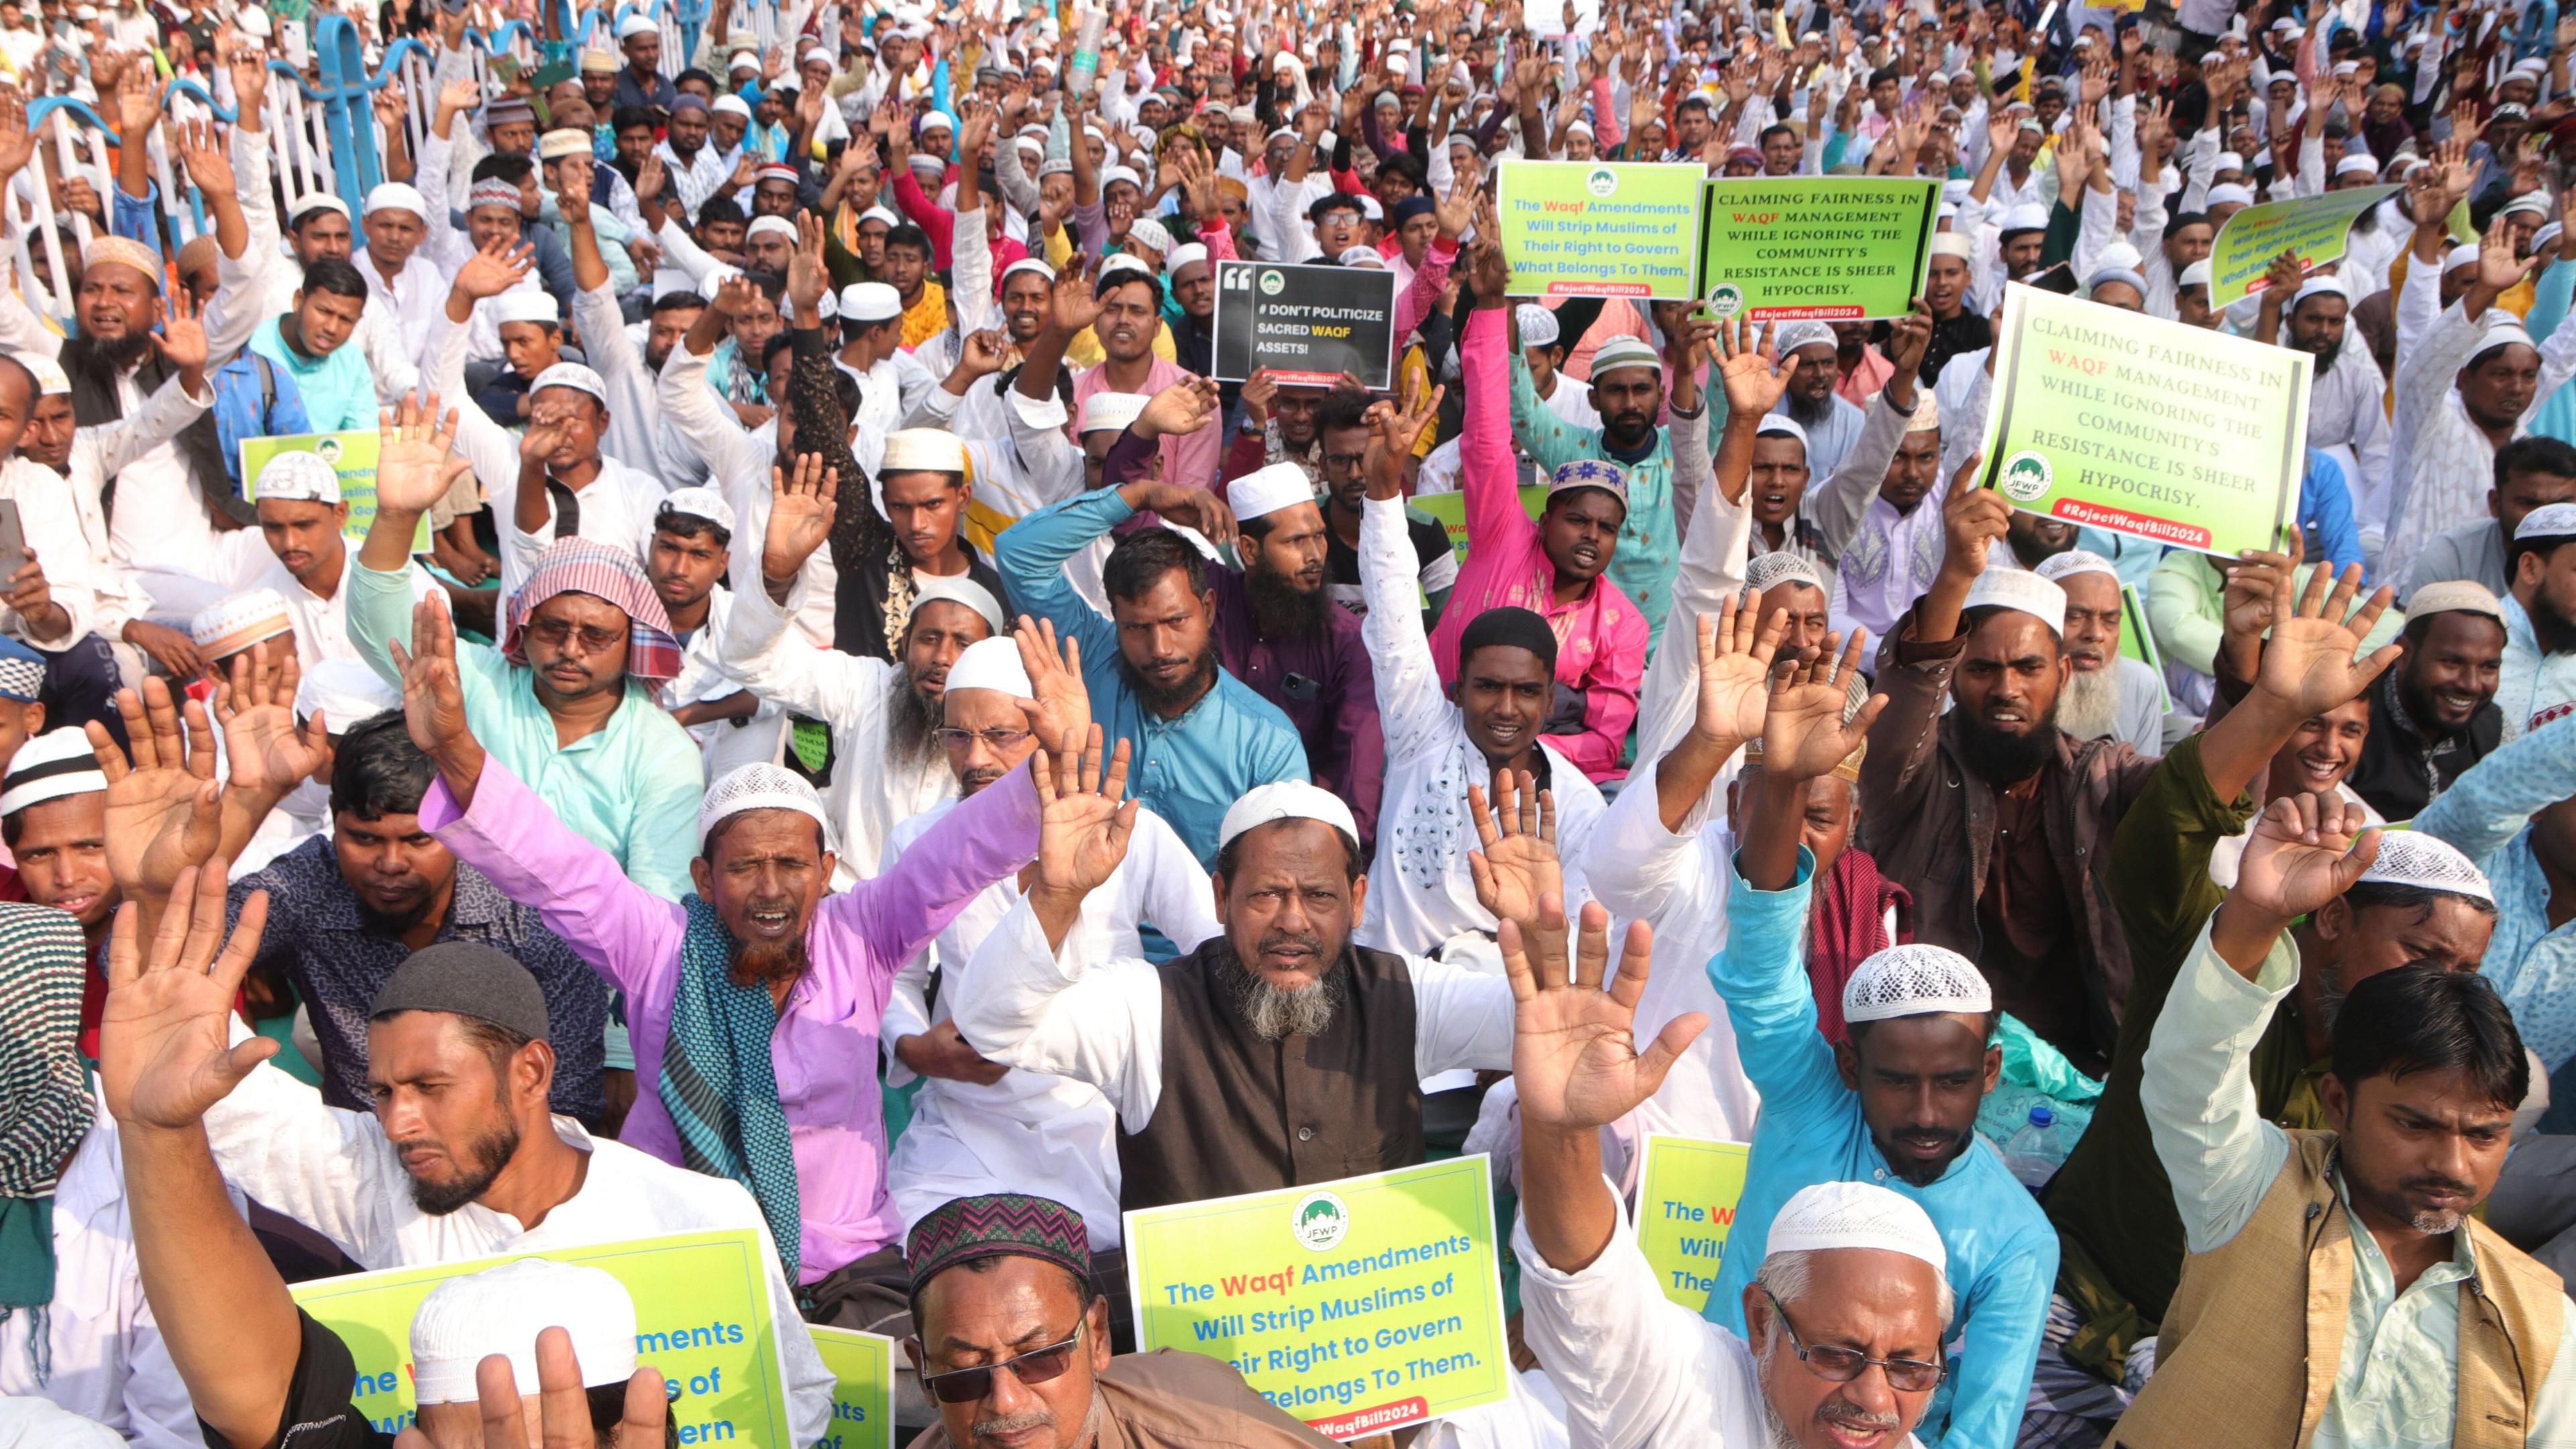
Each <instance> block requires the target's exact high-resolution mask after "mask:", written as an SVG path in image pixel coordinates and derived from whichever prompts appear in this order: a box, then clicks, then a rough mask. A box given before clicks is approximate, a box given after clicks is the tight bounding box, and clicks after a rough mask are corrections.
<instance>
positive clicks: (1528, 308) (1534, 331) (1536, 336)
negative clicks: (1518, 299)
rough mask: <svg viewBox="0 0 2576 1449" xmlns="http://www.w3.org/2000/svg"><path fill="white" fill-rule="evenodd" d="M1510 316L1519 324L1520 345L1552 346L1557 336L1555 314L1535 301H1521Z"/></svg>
mask: <svg viewBox="0 0 2576 1449" xmlns="http://www.w3.org/2000/svg"><path fill="white" fill-rule="evenodd" d="M1512 317H1513V319H1514V320H1515V321H1517V322H1519V323H1520V326H1521V346H1523V347H1554V346H1555V345H1556V339H1557V336H1558V327H1557V322H1556V314H1555V313H1554V312H1551V311H1549V310H1547V309H1546V308H1545V307H1542V306H1540V305H1539V304H1537V303H1536V302H1523V303H1521V304H1520V305H1519V306H1517V307H1514V308H1513V309H1512Z"/></svg>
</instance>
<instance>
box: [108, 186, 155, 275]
mask: <svg viewBox="0 0 2576 1449" xmlns="http://www.w3.org/2000/svg"><path fill="white" fill-rule="evenodd" d="M107 194H108V196H109V197H110V198H111V200H110V201H109V202H108V221H107V229H108V230H109V231H111V232H114V233H115V234H116V235H118V236H121V237H124V238H125V239H126V240H128V241H139V242H141V243H143V244H144V245H145V246H147V247H150V248H152V254H153V255H154V256H159V255H160V254H161V187H160V185H159V184H158V183H156V182H150V181H147V182H145V183H143V194H142V195H141V196H139V197H137V196H128V195H126V194H125V188H124V187H122V186H111V187H109V188H107ZM152 280H154V281H156V282H158V281H160V280H162V279H161V278H159V277H155V278H153V279H152Z"/></svg>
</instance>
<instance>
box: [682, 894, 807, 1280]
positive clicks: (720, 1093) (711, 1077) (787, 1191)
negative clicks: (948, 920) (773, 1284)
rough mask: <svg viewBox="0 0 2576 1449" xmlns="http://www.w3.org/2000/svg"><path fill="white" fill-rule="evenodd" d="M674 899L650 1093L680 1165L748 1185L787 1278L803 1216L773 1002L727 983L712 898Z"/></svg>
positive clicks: (729, 946)
mask: <svg viewBox="0 0 2576 1449" xmlns="http://www.w3.org/2000/svg"><path fill="white" fill-rule="evenodd" d="M680 904H681V905H682V906H683V907H685V908H686V909H687V911H688V913H689V924H688V929H687V931H686V932H685V933H683V934H682V936H681V937H680V980H679V984H678V986H677V987H676V988H675V989H674V991H673V993H672V998H671V1031H670V1038H669V1039H668V1040H667V1041H665V1042H663V1044H662V1072H661V1078H660V1080H659V1081H657V1082H656V1083H655V1084H654V1093H655V1095H656V1096H658V1097H660V1098H661V1101H662V1106H663V1107H664V1108H665V1109H666V1110H668V1111H669V1112H670V1114H671V1126H672V1128H673V1129H674V1131H675V1132H676V1133H677V1135H678V1136H679V1139H680V1165H681V1166H683V1167H686V1168H688V1169H689V1170H690V1171H691V1172H703V1173H705V1174H707V1175H708V1176H710V1177H727V1178H731V1179H733V1180H734V1181H735V1182H738V1183H741V1184H742V1185H743V1186H744V1187H747V1188H749V1189H751V1195H752V1198H753V1200H754V1201H756V1202H758V1203H759V1204H760V1214H761V1216H762V1217H764V1218H766V1219H768V1221H769V1235H770V1237H771V1238H773V1239H775V1240H776V1242H777V1244H778V1259H779V1264H780V1266H781V1267H783V1268H785V1269H786V1270H787V1281H788V1283H789V1284H791V1285H793V1284H794V1283H796V1281H797V1275H798V1273H799V1271H800V1270H801V1267H802V1253H801V1244H800V1241H799V1238H798V1225H799V1223H800V1222H801V1221H802V1219H801V1218H800V1216H799V1214H798V1208H797V1197H796V1152H795V1148H794V1145H793V1144H792V1143H791V1142H790V1140H789V1138H788V1135H787V1109H786V1108H785V1107H783V1106H781V1105H780V1104H779V1101H778V1072H777V1068H776V1067H775V1066H774V1065H773V1064H772V1062H771V1060H770V1055H769V1043H770V1038H771V1037H772V1036H773V1035H774V1034H775V1033H776V1032H777V1030H778V1003H776V1002H775V1001H772V1000H771V999H770V996H769V988H768V987H767V986H766V985H764V984H761V983H757V982H755V983H753V984H752V985H750V986H738V985H736V984H734V979H733V954H734V946H735V942H734V938H733V932H731V931H729V930H726V929H725V924H724V921H723V919H722V918H721V917H719V916H718V915H717V914H716V908H715V907H714V906H713V905H711V904H710V903H708V902H707V901H706V900H704V899H702V898H700V897H698V896H696V895H691V896H689V897H687V898H686V899H684V900H682V901H681V903H680Z"/></svg>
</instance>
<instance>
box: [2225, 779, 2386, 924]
mask: <svg viewBox="0 0 2576 1449" xmlns="http://www.w3.org/2000/svg"><path fill="white" fill-rule="evenodd" d="M2369 819H2370V817H2369V816H2368V815H2367V814H2366V813H2365V812H2364V811H2363V809H2362V807H2361V806H2360V805H2359V804H2358V803H2355V802H2350V801H2346V800H2345V799H2344V798H2343V797H2342V796H2341V795H2339V794H2335V795H2288V796H2284V797H2282V798H2281V799H2278V800H2275V801H2273V802H2272V803H2271V804H2269V805H2267V806H2265V807H2264V808H2263V815H2262V818H2261V819H2259V820H2257V821H2256V822H2255V825H2254V830H2253V833H2252V836H2251V837H2250V838H2249V839H2248V840H2247V841H2246V842H2245V855H2244V857H2243V859H2241V860H2240V861H2239V862H2238V863H2237V867H2236V884H2235V886H2234V887H2233V888H2231V889H2230V890H2229V891H2228V893H2227V901H2228V905H2229V907H2230V908H2231V910H2236V911H2243V912H2252V913H2253V914H2254V915H2255V917H2256V918H2257V919H2259V920H2261V921H2262V922H2263V923H2265V924H2267V925H2271V926H2272V928H2273V930H2274V931H2276V932H2277V931H2278V930H2279V929H2281V928H2282V927H2286V926H2287V925H2288V924H2289V923H2290V922H2291V921H2294V920H2297V919H2298V918H2299V917H2301V916H2306V915H2312V914H2314V913H2316V912H2317V911H2319V910H2321V909H2323V908H2324V907H2325V904H2326V902H2328V901H2331V900H2333V899H2334V898H2335V897H2337V896H2339V895H2342V894H2343V893H2344V892H2345V891H2346V890H2349V889H2351V887H2352V883H2353V882H2354V881H2357V880H2359V879H2361V873H2362V872H2363V871H2365V870H2368V869H2369V868H2370V863H2371V862H2372V861H2373V860H2376V859H2378V857H2379V832H2378V831H2377V830H2376V829H2371V828H2367V827H2368V826H2369Z"/></svg>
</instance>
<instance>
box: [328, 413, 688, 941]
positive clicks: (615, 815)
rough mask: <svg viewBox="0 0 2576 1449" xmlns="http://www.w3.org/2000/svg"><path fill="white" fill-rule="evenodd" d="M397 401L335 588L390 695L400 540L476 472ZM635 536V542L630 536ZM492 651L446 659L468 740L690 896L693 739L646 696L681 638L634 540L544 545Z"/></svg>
mask: <svg viewBox="0 0 2576 1449" xmlns="http://www.w3.org/2000/svg"><path fill="white" fill-rule="evenodd" d="M437 403H438V400H437V398H436V397H435V396H434V395H433V396H432V397H431V399H430V406H429V408H428V409H427V410H426V411H424V410H423V409H422V408H421V407H420V406H419V404H418V403H417V402H415V401H413V400H410V399H406V400H405V401H404V403H403V408H402V416H401V421H400V423H399V425H396V426H388V427H387V428H386V430H385V432H384V435H383V438H382V442H381V448H380V452H379V456H378V460H377V465H376V517H375V521H374V522H373V523H372V524H370V525H369V526H368V530H367V539H366V542H365V543H364V544H363V545H361V546H360V548H359V550H358V565H357V567H356V568H355V569H354V570H352V572H351V575H350V578H349V579H348V583H347V587H348V589H349V640H350V642H351V643H353V644H355V645H356V646H357V649H358V657H360V658H361V659H364V660H366V661H367V664H368V667H370V668H372V669H374V670H375V671H376V674H377V675H378V677H380V678H382V679H383V680H384V681H385V682H386V683H388V684H391V685H394V686H396V687H397V688H399V687H400V686H401V684H402V669H401V667H400V666H399V665H398V664H397V663H396V662H395V649H396V647H397V644H398V642H399V641H404V640H408V639H409V638H410V637H411V631H412V604H413V602H414V595H413V588H412V582H411V545H412V540H413V535H414V530H415V529H416V527H417V525H418V524H419V522H420V519H421V516H422V515H423V514H425V513H427V512H428V511H429V510H430V508H431V507H432V506H433V505H435V504H436V503H437V502H438V500H439V499H441V498H443V497H445V496H446V495H447V491H448V488H449V487H450V485H452V484H453V483H454V482H455V481H456V479H457V478H459V477H460V476H462V475H464V474H465V473H467V472H468V471H470V470H471V469H472V467H473V464H472V463H470V462H469V461H467V460H466V459H465V458H464V457H462V456H458V455H455V454H454V453H453V451H452V450H453V448H454V445H455V435H454V430H455V427H456V417H457V415H456V414H455V413H454V412H452V411H451V412H449V413H448V414H447V415H446V417H445V418H444V419H443V420H442V419H440V418H438V416H437ZM639 542H640V540H639ZM503 621H504V626H505V627H504V629H503V632H502V639H501V647H500V648H499V649H497V650H496V649H492V648H489V647H486V646H478V645H471V644H469V645H466V646H464V647H463V648H460V649H459V650H458V651H457V664H458V668H459V670H460V674H461V677H462V682H463V686H464V694H465V702H466V706H465V707H466V712H467V715H468V717H469V718H470V719H471V721H472V723H473V726H474V731H475V733H476V735H477V736H479V737H480V738H482V739H484V740H487V741H489V742H490V744H491V748H492V751H493V753H494V754H495V755H497V756H499V758H500V760H501V762H502V764H503V765H505V766H506V767H508V769H509V770H510V772H511V773H512V774H513V775H515V776H516V777H518V778H520V779H523V780H526V781H527V782H528V785H529V788H530V789H532V790H534V791H535V792H536V793H537V797H538V798H539V799H542V800H543V801H545V803H546V807H547V808H548V809H549V810H551V811H553V812H554V814H555V816H556V818H558V819H560V820H562V821H563V822H564V823H565V824H566V825H568V826H570V827H571V828H572V829H574V830H575V831H577V832H579V833H580V834H581V836H582V837H583V838H584V839H586V840H588V841H590V842H591V843H592V844H593V845H596V846H598V847H599V848H600V849H602V850H604V851H607V852H608V853H609V855H610V856H611V857H613V858H614V859H615V860H616V862H617V866H618V868H619V869H620V870H622V871H624V872H625V873H626V875H627V877H628V878H629V879H631V880H633V881H634V882H635V883H636V884H638V885H641V886H643V887H644V888H645V889H647V890H650V891H652V892H653V893H654V894H655V895H658V896H661V897H663V898H665V899H667V900H678V899H679V898H680V897H681V896H682V895H684V894H686V893H687V891H688V889H689V858H690V856H691V855H693V854H695V845H696V840H697V817H698V801H699V799H700V797H701V796H702V795H704V793H705V788H706V777H705V772H704V767H703V765H702V764H701V763H700V759H699V755H698V745H697V741H695V740H692V739H691V738H689V733H688V731H687V730H685V729H682V728H681V727H680V726H679V724H677V723H676V722H675V721H673V720H672V718H671V716H670V713H669V712H668V711H666V710H664V709H663V708H662V706H661V704H660V702H659V701H658V700H657V699H656V697H655V692H656V691H657V690H658V689H659V687H660V686H661V685H662V684H663V683H664V682H665V681H667V680H669V679H672V678H674V677H675V676H677V675H678V674H679V672H680V663H681V651H680V643H679V641H678V640H677V639H675V638H673V637H672V635H671V620H670V615H669V614H668V612H667V611H666V610H664V608H663V607H662V600H661V597H660V596H659V595H658V594H656V593H655V592H654V589H653V582H652V580H651V579H650V578H649V577H647V576H646V574H645V572H644V568H643V565H642V564H640V563H638V562H637V561H636V556H635V552H634V545H632V544H630V545H629V546H627V547H625V548H612V547H610V546H608V545H606V544H601V543H597V542H594V541H592V540H590V539H588V538H579V537H566V538H560V539H557V540H556V541H555V542H553V543H551V544H548V545H546V547H545V550H544V552H542V553H540V554H538V555H537V556H536V559H535V562H534V563H533V564H532V565H531V566H530V567H529V570H528V575H527V579H526V581H525V582H524V583H522V584H520V586H519V588H518V592H517V593H515V594H514V595H512V596H511V597H510V598H509V600H508V602H507V603H506V604H504V605H503Z"/></svg>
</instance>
